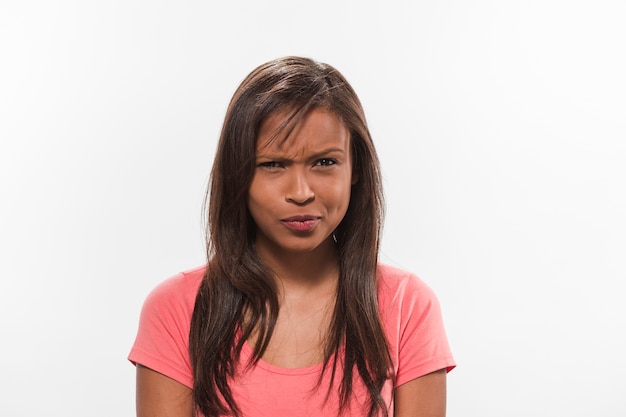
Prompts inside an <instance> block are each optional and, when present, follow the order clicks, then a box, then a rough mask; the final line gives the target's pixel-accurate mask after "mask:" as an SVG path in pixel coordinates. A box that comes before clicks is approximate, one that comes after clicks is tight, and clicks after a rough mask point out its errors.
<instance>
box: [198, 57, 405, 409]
mask: <svg viewBox="0 0 626 417" xmlns="http://www.w3.org/2000/svg"><path fill="white" fill-rule="evenodd" d="M315 108H323V109H325V110H327V111H330V112H332V113H333V114H335V115H336V116H338V117H339V119H340V120H341V121H342V122H343V123H344V125H345V126H346V127H347V128H348V130H349V131H350V135H351V141H350V142H351V155H352V166H353V178H355V179H356V182H355V184H354V185H353V186H352V192H351V197H350V203H349V206H348V210H347V212H346V215H345V217H344V219H343V220H342V222H341V223H340V225H339V226H338V228H337V230H336V231H335V235H336V238H337V248H338V258H339V282H338V288H337V295H336V302H335V308H334V311H333V316H332V320H331V325H330V328H329V329H328V336H327V338H326V345H325V347H324V349H325V351H324V355H325V356H324V357H325V359H324V368H323V372H322V374H323V373H324V372H332V374H331V381H335V380H338V379H339V378H335V370H336V369H338V361H339V363H342V364H343V375H341V376H340V377H341V380H340V384H339V388H338V392H339V400H340V404H339V407H340V410H339V411H342V410H344V409H345V407H346V406H347V405H348V404H349V402H350V396H351V393H352V389H353V376H354V372H355V370H356V372H357V373H358V376H359V377H360V378H361V380H362V381H363V383H364V385H365V386H366V387H367V390H368V391H369V394H370V407H369V414H368V415H369V416H374V415H377V413H378V412H379V411H381V412H382V413H383V414H384V415H387V407H388V404H386V403H385V401H384V399H383V397H382V395H381V390H382V388H383V385H384V384H385V382H386V381H387V380H388V379H390V378H393V375H391V372H392V371H391V369H392V365H391V358H390V355H389V349H388V346H387V342H386V337H385V334H384V331H383V327H382V324H381V320H380V314H379V311H378V299H377V281H376V267H377V261H378V249H379V241H380V233H381V227H382V220H383V215H384V201H383V193H382V184H381V175H380V167H379V162H378V157H377V155H376V150H375V149H374V145H373V143H372V140H371V137H370V133H369V130H368V128H367V123H366V120H365V115H364V112H363V108H362V106H361V103H360V101H359V99H358V97H357V95H356V93H355V92H354V90H353V89H352V87H351V86H350V84H348V82H347V81H346V79H345V78H344V77H343V76H342V75H341V74H340V73H339V72H338V71H337V70H336V69H335V68H333V67H332V66H330V65H327V64H323V63H319V62H316V61H313V60H311V59H308V58H300V57H285V58H280V59H277V60H274V61H270V62H268V63H265V64H263V65H261V66H259V67H258V68H256V69H255V70H254V71H252V73H250V74H249V75H248V76H247V77H246V78H245V79H244V80H243V82H242V83H241V85H240V86H239V88H238V89H237V90H236V92H235V94H234V96H233V98H232V100H231V102H230V104H229V106H228V110H227V112H226V117H225V120H224V125H223V127H222V132H221V136H220V141H219V144H218V148H217V153H216V155H215V161H214V164H213V168H212V171H211V181H210V185H209V188H208V191H207V200H206V202H208V204H207V214H208V227H207V257H208V259H209V263H208V267H207V271H206V274H205V276H204V279H203V281H202V284H201V286H200V290H199V292H198V295H197V298H196V304H195V308H194V312H193V317H192V321H191V331H190V336H189V349H190V355H191V364H192V368H193V373H194V380H195V383H194V389H193V395H194V401H195V405H196V409H197V410H198V411H200V412H202V413H203V414H204V415H205V416H207V417H213V416H220V415H227V414H232V415H238V414H239V413H238V412H239V409H238V407H237V403H236V401H235V399H234V398H233V395H232V392H231V390H230V387H229V379H230V378H233V377H234V376H235V370H236V369H237V363H238V361H239V357H240V353H241V349H242V347H243V344H244V343H245V341H246V340H247V339H248V338H249V337H250V336H251V334H252V333H253V332H254V331H256V332H258V337H257V339H256V340H257V342H256V344H255V346H253V349H254V354H253V357H252V364H250V365H253V364H254V363H256V362H257V361H258V360H259V359H260V357H261V356H262V355H263V353H264V352H265V349H266V348H267V346H268V343H269V341H270V338H271V336H272V331H273V329H274V326H275V323H276V319H277V316H278V310H279V303H278V298H277V291H276V285H275V280H274V277H273V275H272V272H271V271H270V270H269V269H268V268H267V267H266V266H264V265H263V263H262V262H261V261H260V259H259V257H258V256H257V254H256V251H255V248H254V241H255V233H256V226H255V224H254V222H253V220H252V218H251V216H250V213H249V212H248V208H247V204H246V203H247V193H248V189H249V187H250V183H251V181H252V177H253V175H254V170H255V157H256V141H257V136H258V132H259V129H260V126H261V123H262V122H263V121H264V120H266V119H267V117H268V116H270V115H272V114H274V113H275V112H277V111H285V110H286V111H288V112H289V116H288V118H287V121H286V122H285V125H284V126H285V127H287V128H288V126H293V125H294V124H295V123H297V121H298V120H300V119H301V118H302V117H304V115H306V114H307V112H309V111H310V110H313V109H315ZM244 317H245V320H244ZM342 346H343V349H341V350H340V348H341V347H342ZM339 352H342V353H343V355H342V357H341V358H339V359H337V357H338V356H339ZM331 358H334V359H332V360H331ZM320 381H321V377H320ZM332 385H333V384H332V383H331V387H332Z"/></svg>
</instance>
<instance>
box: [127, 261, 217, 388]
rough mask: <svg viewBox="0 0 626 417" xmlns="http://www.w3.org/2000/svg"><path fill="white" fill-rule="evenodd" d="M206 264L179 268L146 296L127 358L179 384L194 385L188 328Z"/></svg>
mask: <svg viewBox="0 0 626 417" xmlns="http://www.w3.org/2000/svg"><path fill="white" fill-rule="evenodd" d="M205 270H206V267H205V266H202V267H198V268H194V269H191V270H188V271H185V272H180V273H178V274H176V275H174V276H172V277H170V278H168V279H166V280H165V281H162V282H161V283H160V284H158V285H157V286H156V287H155V288H154V289H153V290H152V291H151V292H150V293H149V294H148V296H147V297H146V300H145V301H144V304H143V307H142V309H141V315H140V318H139V326H138V330H137V336H136V338H135V343H134V344H133V347H132V349H131V352H130V354H129V356H128V359H129V360H130V361H131V362H133V363H140V364H142V365H143V366H145V367H147V368H150V369H152V370H154V371H156V372H158V373H160V374H163V375H165V376H168V377H170V378H172V379H174V380H176V381H178V382H180V383H181V384H183V385H185V386H187V387H192V386H193V372H192V370H191V364H190V360H189V354H188V344H189V328H190V324H191V317H192V315H193V309H194V305H195V300H196V296H197V294H198V288H199V287H200V283H201V282H202V279H203V277H204V272H205Z"/></svg>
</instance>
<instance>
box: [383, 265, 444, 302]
mask: <svg viewBox="0 0 626 417" xmlns="http://www.w3.org/2000/svg"><path fill="white" fill-rule="evenodd" d="M377 279H378V298H379V304H380V307H381V308H384V307H388V306H391V305H398V304H405V303H407V302H411V303H413V302H419V303H420V304H425V303H426V304H428V303H431V302H433V301H434V302H436V301H437V297H436V296H435V293H434V292H433V290H432V289H431V288H430V287H429V286H428V285H427V284H426V283H425V282H424V281H422V280H421V279H420V278H419V277H418V276H417V275H415V274H414V273H412V272H409V271H405V270H403V269H399V268H396V267H394V266H390V265H386V264H382V263H379V264H378V269H377Z"/></svg>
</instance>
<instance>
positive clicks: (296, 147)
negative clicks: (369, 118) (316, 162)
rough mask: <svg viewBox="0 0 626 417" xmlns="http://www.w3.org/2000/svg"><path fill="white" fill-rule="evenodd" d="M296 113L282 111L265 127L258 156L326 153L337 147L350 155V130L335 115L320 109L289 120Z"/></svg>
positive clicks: (272, 115)
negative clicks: (262, 154) (320, 151)
mask: <svg viewBox="0 0 626 417" xmlns="http://www.w3.org/2000/svg"><path fill="white" fill-rule="evenodd" d="M291 114H292V112H291V111H289V110H283V111H278V112H276V113H273V114H271V115H270V116H269V117H268V118H267V119H265V120H264V121H263V123H262V124H261V128H260V129H259V135H258V137H257V144H256V149H257V153H265V152H267V151H271V152H278V151H281V152H296V153H300V152H303V151H307V150H311V151H315V150H322V149H325V148H329V147H333V148H340V149H342V150H344V151H345V152H348V150H349V147H350V131H349V130H348V128H347V127H346V126H345V124H344V123H343V122H342V121H341V119H340V118H339V117H337V115H335V113H333V112H331V111H329V110H326V109H323V108H316V109H313V110H310V111H309V112H307V113H306V114H305V115H304V116H303V117H302V118H300V120H297V121H296V120H295V118H294V120H293V121H288V119H289V117H290V116H291Z"/></svg>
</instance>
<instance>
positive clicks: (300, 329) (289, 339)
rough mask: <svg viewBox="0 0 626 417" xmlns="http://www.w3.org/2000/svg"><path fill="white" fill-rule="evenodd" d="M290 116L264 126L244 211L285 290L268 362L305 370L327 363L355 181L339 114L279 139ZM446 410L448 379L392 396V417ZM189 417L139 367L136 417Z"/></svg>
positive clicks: (414, 384) (177, 397)
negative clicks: (340, 246)
mask: <svg viewBox="0 0 626 417" xmlns="http://www.w3.org/2000/svg"><path fill="white" fill-rule="evenodd" d="M284 117H285V114H283V113H281V112H279V113H276V114H274V115H272V116H270V117H269V118H268V119H267V120H266V121H265V122H264V123H263V124H262V125H261V129H260V133H259V138H258V141H257V142H258V143H257V159H256V169H255V173H254V176H253V180H252V184H251V186H250V189H249V192H248V209H249V210H250V214H251V216H252V218H253V219H254V221H255V223H256V225H257V228H258V229H257V240H256V250H257V253H258V255H259V256H260V258H261V259H262V260H263V262H264V263H265V264H266V265H268V266H269V267H270V268H271V269H272V270H273V271H274V273H275V275H276V277H277V280H278V281H277V284H278V285H277V287H278V290H279V294H278V295H279V302H280V311H279V315H278V321H277V324H276V328H275V330H274V333H273V335H272V339H271V340H270V344H269V346H268V349H267V351H266V352H265V354H264V356H263V357H262V359H263V360H264V361H266V362H268V363H271V364H272V365H275V366H280V367H284V368H302V367H307V366H310V365H313V364H316V363H320V362H321V361H322V360H323V351H322V347H323V340H324V336H325V334H324V329H327V328H328V326H329V323H330V318H331V313H332V310H333V307H334V305H333V303H334V299H335V291H336V287H337V280H338V277H339V270H338V262H337V253H336V250H335V245H334V242H333V240H332V232H333V231H334V230H335V229H336V228H337V226H338V225H339V223H340V222H341V220H342V219H343V217H344V215H345V213H346V210H347V208H348V204H349V202H350V190H351V187H352V185H353V184H354V180H353V176H352V162H351V155H350V132H349V131H348V129H347V128H346V127H345V126H344V125H343V123H342V122H341V121H340V120H339V119H338V118H337V117H336V116H335V115H334V114H332V113H330V112H328V111H325V110H323V109H316V110H313V111H311V112H310V113H309V114H308V115H306V116H305V117H304V118H303V119H302V120H301V121H300V122H299V124H298V125H297V126H295V129H294V130H293V131H292V133H291V135H290V136H289V137H288V138H286V140H282V139H285V138H283V137H282V136H281V135H280V134H279V135H278V136H276V132H277V129H278V127H279V126H280V125H281V123H282V121H283V120H284ZM294 216H304V217H295V220H294ZM254 341H255V337H254V335H253V336H252V338H251V340H250V341H249V342H250V343H254ZM445 405H446V373H445V370H441V371H437V372H433V373H431V374H428V375H424V376H422V377H420V378H416V379H414V380H412V381H409V382H407V383H405V384H403V385H401V386H399V387H398V388H396V390H395V398H394V416H396V417H444V416H445V409H446V408H445ZM192 415H193V399H192V395H191V390H190V389H189V388H188V387H186V386H184V385H182V384H180V383H178V382H176V381H174V380H172V379H170V378H168V377H166V376H164V375H162V374H159V373H157V372H155V371H153V370H151V369H149V368H146V367H143V366H141V365H138V366H137V416H138V417H191V416H192Z"/></svg>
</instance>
